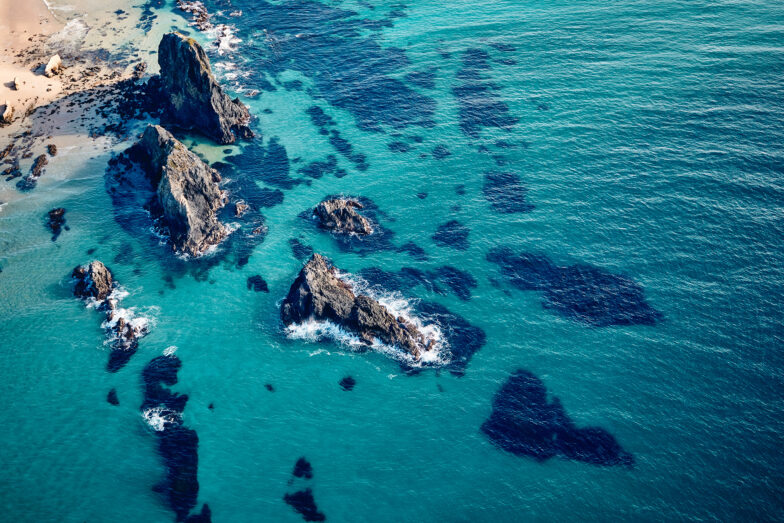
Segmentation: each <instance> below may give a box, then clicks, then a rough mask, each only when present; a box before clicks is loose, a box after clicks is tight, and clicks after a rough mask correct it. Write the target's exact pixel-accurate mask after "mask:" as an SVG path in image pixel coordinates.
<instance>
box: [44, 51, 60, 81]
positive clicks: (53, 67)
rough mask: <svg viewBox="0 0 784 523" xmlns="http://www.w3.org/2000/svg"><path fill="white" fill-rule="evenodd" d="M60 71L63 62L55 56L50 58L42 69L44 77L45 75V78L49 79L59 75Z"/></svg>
mask: <svg viewBox="0 0 784 523" xmlns="http://www.w3.org/2000/svg"><path fill="white" fill-rule="evenodd" d="M62 70H63V61H62V59H61V58H60V55H59V54H56V55H54V56H53V57H51V58H50V59H49V62H48V63H47V64H46V67H45V68H44V75H46V77H47V78H51V77H53V76H56V75H58V74H60V72H61V71H62Z"/></svg>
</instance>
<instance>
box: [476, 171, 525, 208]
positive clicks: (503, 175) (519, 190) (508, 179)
mask: <svg viewBox="0 0 784 523" xmlns="http://www.w3.org/2000/svg"><path fill="white" fill-rule="evenodd" d="M527 193H528V189H527V188H526V187H525V186H524V185H523V183H522V181H521V180H520V177H519V176H518V175H516V174H514V173H510V172H498V171H492V172H489V173H486V174H485V183H484V185H483V186H482V194H484V196H485V199H486V200H487V201H488V202H489V203H490V205H491V206H492V207H493V209H494V210H495V211H496V212H499V213H502V214H513V213H526V212H531V211H533V210H534V206H533V204H531V203H529V202H528V201H527V200H526V194H527Z"/></svg>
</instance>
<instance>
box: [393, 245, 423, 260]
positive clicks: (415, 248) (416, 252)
mask: <svg viewBox="0 0 784 523" xmlns="http://www.w3.org/2000/svg"><path fill="white" fill-rule="evenodd" d="M397 252H404V253H407V254H408V255H409V256H411V257H412V258H414V259H415V260H419V261H427V259H428V258H427V253H426V252H425V249H423V248H422V247H420V246H419V245H417V244H416V243H414V242H412V241H408V242H406V243H404V244H403V245H401V246H400V247H398V248H397Z"/></svg>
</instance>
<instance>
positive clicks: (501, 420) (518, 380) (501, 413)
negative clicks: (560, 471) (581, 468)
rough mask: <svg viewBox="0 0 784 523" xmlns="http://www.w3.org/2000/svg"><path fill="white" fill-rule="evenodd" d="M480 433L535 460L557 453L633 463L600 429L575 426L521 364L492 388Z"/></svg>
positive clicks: (603, 462)
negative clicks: (490, 407) (489, 410)
mask: <svg viewBox="0 0 784 523" xmlns="http://www.w3.org/2000/svg"><path fill="white" fill-rule="evenodd" d="M482 432H484V433H485V434H486V435H487V437H488V438H490V441H492V442H493V443H494V444H495V445H497V446H498V447H499V448H501V449H503V450H505V451H507V452H511V453H513V454H516V455H519V456H528V457H532V458H534V459H537V460H539V461H544V460H547V459H550V458H552V457H555V456H562V457H564V458H567V459H571V460H576V461H582V462H585V463H591V464H593V465H604V466H611V465H625V466H631V465H633V463H634V457H633V456H632V455H631V454H630V453H628V452H626V451H624V450H623V448H621V445H620V444H619V443H618V441H617V440H616V439H615V438H614V437H613V436H612V435H611V434H610V433H609V432H607V431H606V430H604V429H602V428H599V427H585V428H578V427H577V426H576V425H575V424H574V422H573V421H572V420H571V419H570V418H569V416H568V414H567V413H566V411H565V410H564V408H563V406H562V405H561V402H560V401H559V400H558V398H552V400H550V401H548V399H547V389H546V388H545V386H544V383H542V381H541V380H540V379H539V378H537V377H536V376H534V375H533V374H531V373H530V372H528V371H526V370H522V369H520V370H517V371H516V372H515V373H513V374H512V375H511V376H510V377H509V379H507V381H506V383H504V384H503V385H502V386H501V388H500V389H499V390H498V392H496V394H495V397H494V398H493V412H492V414H491V415H490V418H488V420H487V421H485V422H484V423H483V424H482Z"/></svg>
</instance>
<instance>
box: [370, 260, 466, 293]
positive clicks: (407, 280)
mask: <svg viewBox="0 0 784 523" xmlns="http://www.w3.org/2000/svg"><path fill="white" fill-rule="evenodd" d="M358 274H359V275H360V276H361V277H362V278H363V279H365V280H366V281H367V282H368V283H370V284H371V285H378V286H379V287H382V288H384V289H389V290H394V291H400V292H408V291H410V290H411V289H413V288H414V287H417V286H421V287H424V288H425V289H427V290H428V291H429V292H435V293H437V294H443V295H446V294H447V291H451V292H452V293H453V294H454V295H455V296H457V297H458V298H460V299H461V300H463V301H467V300H470V299H471V289H475V288H476V287H477V281H476V278H474V277H473V276H472V275H471V274H469V273H467V272H465V271H462V270H460V269H457V268H455V267H451V266H448V265H447V266H442V267H437V268H435V269H432V270H421V269H416V268H413V267H403V268H402V269H400V270H399V271H397V272H391V271H385V270H383V269H381V268H380V267H368V268H366V269H362V270H361V271H359V273H358Z"/></svg>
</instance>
